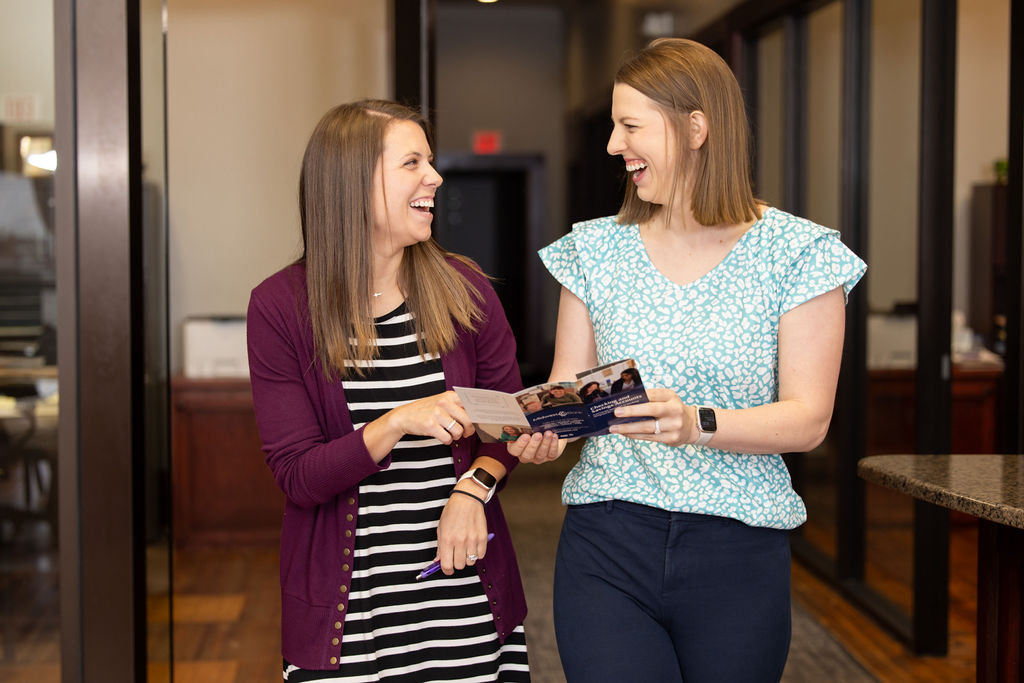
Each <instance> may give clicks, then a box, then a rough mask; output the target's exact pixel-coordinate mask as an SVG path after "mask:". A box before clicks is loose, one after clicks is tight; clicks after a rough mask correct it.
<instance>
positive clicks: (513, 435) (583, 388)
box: [453, 358, 649, 443]
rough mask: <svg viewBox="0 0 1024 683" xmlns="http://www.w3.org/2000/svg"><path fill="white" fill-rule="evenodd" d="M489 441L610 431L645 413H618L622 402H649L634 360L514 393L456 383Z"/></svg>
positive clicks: (477, 425) (561, 436) (632, 403)
mask: <svg viewBox="0 0 1024 683" xmlns="http://www.w3.org/2000/svg"><path fill="white" fill-rule="evenodd" d="M453 389H454V390H455V393H456V394H458V396H459V399H460V400H461V401H462V405H463V407H465V409H466V412H467V413H468V414H469V419H471V420H472V421H473V424H474V426H475V427H476V431H477V434H479V435H480V439H481V440H482V441H486V442H491V443H493V442H495V441H515V440H516V439H518V438H519V437H520V436H521V435H523V434H532V433H533V432H545V431H552V432H554V433H555V434H558V436H559V438H562V439H572V438H576V437H583V436H596V435H598V434H607V433H608V427H610V426H611V425H614V424H621V423H623V422H636V421H638V420H646V419H649V418H646V417H615V409H616V408H618V407H619V406H628V405H634V404H637V403H646V402H647V392H645V391H644V386H643V382H642V381H641V379H640V372H639V371H638V370H637V367H636V361H635V360H633V359H631V358H627V359H626V360H620V361H615V362H614V363H608V364H607V365H602V366H600V367H597V368H591V369H590V370H585V371H583V372H580V373H577V375H576V381H575V382H554V383H549V384H538V385H536V386H532V387H529V388H527V389H523V390H522V391H520V392H517V393H515V394H506V393H505V392H503V391H493V390H491V389H471V388H468V387H453Z"/></svg>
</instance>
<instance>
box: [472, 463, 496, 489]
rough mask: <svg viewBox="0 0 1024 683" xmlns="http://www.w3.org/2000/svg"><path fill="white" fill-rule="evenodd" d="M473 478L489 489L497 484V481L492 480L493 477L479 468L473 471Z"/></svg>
mask: <svg viewBox="0 0 1024 683" xmlns="http://www.w3.org/2000/svg"><path fill="white" fill-rule="evenodd" d="M473 478H474V479H476V480H477V481H478V482H480V483H481V484H483V485H484V486H486V487H487V488H489V489H492V488H494V485H495V484H497V483H498V480H497V479H495V478H494V475H492V474H491V473H490V472H488V471H487V470H485V469H481V468H479V467H478V468H476V469H475V470H474V471H473Z"/></svg>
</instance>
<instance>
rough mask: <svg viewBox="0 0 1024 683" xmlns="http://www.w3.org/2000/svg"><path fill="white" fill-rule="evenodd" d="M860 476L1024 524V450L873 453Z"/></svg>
mask: <svg viewBox="0 0 1024 683" xmlns="http://www.w3.org/2000/svg"><path fill="white" fill-rule="evenodd" d="M857 474H859V475H860V476H861V477H862V478H863V479H866V480H868V481H870V482H874V483H876V484H879V485H881V486H885V487H888V488H891V489H895V490H897V491H900V492H902V493H906V494H907V495H910V496H913V497H914V498H918V499H920V500H924V501H927V502H929V503H934V504H935V505H939V506H941V507H945V508H949V509H950V510H959V511H960V512H966V513H967V514H969V515H974V516H975V517H981V518H982V519H987V520H989V521H992V522H996V523H998V524H1005V525H1007V526H1012V527H1016V528H1018V529H1024V455H872V456H870V457H867V458H864V459H862V460H861V461H860V462H859V463H857Z"/></svg>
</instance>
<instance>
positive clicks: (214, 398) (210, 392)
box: [171, 377, 284, 546]
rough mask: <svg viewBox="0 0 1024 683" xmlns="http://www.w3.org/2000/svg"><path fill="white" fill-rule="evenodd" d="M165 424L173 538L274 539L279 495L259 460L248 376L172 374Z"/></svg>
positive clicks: (212, 540)
mask: <svg viewBox="0 0 1024 683" xmlns="http://www.w3.org/2000/svg"><path fill="white" fill-rule="evenodd" d="M171 430H172V432H171V478H172V481H173V488H172V491H173V494H172V495H173V514H174V517H173V527H172V528H173V530H174V541H175V544H176V545H178V546H187V545H192V544H203V543H238V542H267V541H276V540H277V539H278V538H279V536H280V530H281V515H282V513H283V511H284V494H283V493H282V492H281V490H280V489H279V488H277V484H276V483H275V482H274V478H273V476H272V475H271V473H270V469H269V468H268V467H267V464H266V462H265V461H264V458H263V451H262V450H261V448H260V439H259V435H258V434H257V431H256V418H255V416H254V415H253V408H252V393H251V390H250V387H249V380H248V379H186V378H183V377H179V378H175V379H174V380H173V381H172V382H171Z"/></svg>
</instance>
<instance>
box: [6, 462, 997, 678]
mask: <svg viewBox="0 0 1024 683" xmlns="http://www.w3.org/2000/svg"><path fill="white" fill-rule="evenodd" d="M560 479H561V475H560V473H558V472H556V471H554V470H544V469H543V468H532V469H530V470H527V469H525V468H524V469H521V470H520V472H519V473H518V480H517V482H516V486H515V487H510V489H509V490H508V491H506V492H505V493H503V494H502V500H503V505H505V507H506V510H507V514H508V515H509V518H510V523H511V524H512V525H513V538H514V540H515V543H516V547H517V553H518V554H519V556H520V558H521V564H522V565H523V572H524V575H526V574H527V573H529V575H530V576H531V577H541V578H540V579H536V578H531V581H530V582H529V583H528V590H529V591H530V595H529V596H528V601H529V603H530V609H531V613H530V617H529V619H530V621H528V622H527V632H528V634H529V639H530V640H529V644H530V659H531V667H532V669H533V672H534V681H535V683H557V682H558V681H562V680H564V678H562V676H561V672H560V670H559V667H558V660H557V652H556V651H555V648H554V645H553V638H552V635H551V626H550V583H549V581H546V580H544V578H543V577H545V576H550V566H551V563H552V562H553V557H554V547H555V543H556V539H557V530H558V524H559V520H560V516H561V508H560V505H559V504H558V502H557V486H558V482H559V481H560ZM513 490H516V491H518V493H517V494H516V495H518V496H521V497H522V498H521V501H520V503H519V504H518V507H516V506H517V503H516V502H515V501H514V500H513V494H512V491H513ZM506 499H507V500H508V502H507V503H505V502H504V501H505V500H506ZM883 508H884V506H883V505H880V504H879V505H875V507H874V508H872V510H873V511H872V513H871V514H872V517H873V520H874V521H873V523H872V533H871V544H872V545H871V547H870V550H869V557H870V559H871V562H870V564H869V568H868V569H869V583H871V584H872V585H873V586H875V587H876V588H877V589H878V590H880V592H883V593H886V594H887V595H888V596H889V597H890V599H892V600H893V601H895V602H900V601H904V600H906V599H907V596H908V595H909V586H908V585H906V581H905V578H904V577H905V576H909V574H908V573H906V572H907V566H906V563H907V562H908V561H909V560H908V558H909V543H910V532H909V526H908V525H907V524H906V521H907V520H906V519H905V518H904V516H903V515H902V514H901V513H898V512H896V511H894V512H892V514H893V518H892V519H885V518H884V515H883V516H882V517H881V518H877V517H878V515H879V514H880V511H881V510H882V509H883ZM812 519H813V517H812ZM805 533H807V534H808V535H811V536H813V535H814V534H819V535H820V538H819V541H821V542H822V543H824V544H825V546H826V547H827V544H828V534H829V532H828V530H827V528H819V527H816V526H814V525H808V526H807V530H806V532H805ZM976 546H977V536H976V532H975V528H974V526H973V525H972V524H970V523H969V521H968V522H965V521H964V520H960V521H959V522H957V523H955V524H954V526H953V533H952V538H951V553H950V555H951V571H950V576H951V581H950V650H949V654H948V655H947V656H945V657H915V656H913V655H912V654H911V653H910V652H909V651H908V650H907V649H906V648H905V647H904V646H903V645H901V644H900V643H899V642H897V641H896V640H895V639H894V638H893V637H892V636H891V634H889V633H888V632H886V631H885V630H884V629H882V628H881V627H880V626H879V625H878V624H876V623H875V622H874V621H872V620H871V619H870V618H869V617H867V616H865V614H864V613H862V612H861V611H859V610H858V609H857V608H855V607H854V606H852V605H851V604H850V603H849V602H847V601H846V600H844V599H843V597H842V596H841V595H839V594H838V593H837V592H836V591H835V590H833V589H832V588H831V587H830V586H829V585H828V584H827V583H825V582H823V581H822V580H821V579H820V578H819V577H817V576H815V575H814V574H813V573H812V572H810V571H809V570H807V569H806V568H805V567H803V566H802V565H800V564H799V563H798V562H795V563H794V567H793V600H794V604H795V605H797V606H799V607H801V608H803V609H804V611H806V612H807V613H809V614H810V615H811V616H812V617H813V618H814V619H815V620H816V621H817V622H818V623H819V624H821V625H822V626H823V627H824V629H825V631H822V633H825V634H826V635H825V637H826V638H829V639H831V640H834V642H835V643H838V644H839V645H840V646H841V648H842V650H845V653H848V654H849V656H850V657H851V658H852V661H855V662H856V664H858V665H859V667H858V669H857V670H858V671H860V674H858V675H857V676H856V677H854V676H851V677H848V678H845V679H843V680H850V681H854V680H855V681H862V680H863V681H872V680H877V681H885V682H887V681H893V682H896V681H899V682H903V681H943V682H949V681H965V682H966V681H971V680H973V679H974V608H975V602H974V601H975V595H974V592H975V586H976V578H975V565H974V562H975V552H976ZM7 550H8V548H6V547H4V548H0V600H2V603H0V606H2V607H3V608H4V609H3V616H2V619H3V628H2V629H0V653H3V654H4V657H3V658H2V660H0V680H2V681H5V682H6V683H20V682H21V681H26V682H29V681H30V682H31V683H46V682H48V681H53V682H54V683H57V681H59V679H60V675H59V665H58V664H57V661H58V657H59V637H58V636H59V634H58V630H57V629H58V619H57V592H56V571H55V570H54V569H53V564H52V561H53V559H55V558H52V557H51V558H50V559H49V560H40V559H39V558H36V560H35V562H34V563H27V564H24V563H23V565H24V566H22V567H21V568H22V569H23V570H27V572H26V571H19V572H13V571H9V569H10V566H9V564H8V562H7V560H8V559H9V557H10V556H9V555H8V554H3V553H5V551H7ZM161 553H162V550H161V549H159V548H155V549H153V551H152V553H151V556H150V562H151V564H152V565H153V566H165V565H166V557H164V556H162V554H161ZM277 559H278V552H277V548H276V546H274V547H268V546H242V547H220V548H201V549H192V550H186V551H179V552H176V553H175V554H174V557H173V560H174V561H173V566H174V579H173V586H174V591H173V593H174V604H173V606H172V605H170V604H169V602H168V597H167V596H168V594H169V591H168V587H169V585H168V583H167V582H166V581H164V582H163V585H161V579H160V577H159V576H157V577H156V578H154V579H153V580H151V591H152V595H151V596H150V600H149V605H148V618H149V662H150V664H149V666H150V677H149V678H150V681H153V682H155V683H164V682H167V683H170V681H171V673H170V670H171V667H170V663H171V659H172V657H173V660H174V667H173V669H174V675H173V680H174V681H177V682H186V683H205V682H206V681H210V682H211V683H213V682H216V683H231V682H232V681H236V682H238V683H242V682H244V683H250V682H252V681H278V680H281V678H280V676H281V674H280V662H281V660H280V654H279V642H280V641H279V633H278V629H279V623H278V620H279V614H280V612H279V592H278V578H277ZM40 562H42V564H40ZM48 563H49V564H48ZM39 567H43V568H44V569H45V568H49V569H48V570H47V571H42V572H40V571H33V570H38V568H39ZM172 613H173V615H174V622H173V624H172V623H171V621H170V618H169V615H170V614H172ZM172 634H173V640H172V638H171V635H172ZM171 642H173V654H172V652H171V646H170V643H171ZM794 645H796V644H794ZM801 645H806V644H801ZM835 649H838V648H835ZM845 653H844V656H845ZM788 674H789V669H787V675H788ZM791 680H794V681H799V680H810V679H808V678H806V677H804V678H801V677H799V672H794V677H793V678H792V679H791ZM833 680H838V679H833Z"/></svg>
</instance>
